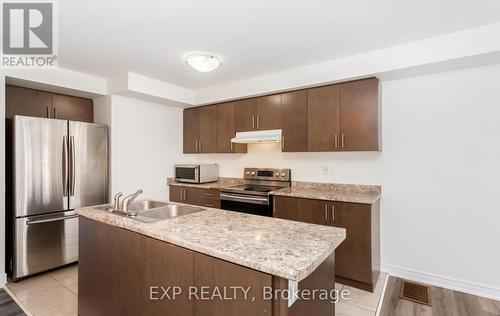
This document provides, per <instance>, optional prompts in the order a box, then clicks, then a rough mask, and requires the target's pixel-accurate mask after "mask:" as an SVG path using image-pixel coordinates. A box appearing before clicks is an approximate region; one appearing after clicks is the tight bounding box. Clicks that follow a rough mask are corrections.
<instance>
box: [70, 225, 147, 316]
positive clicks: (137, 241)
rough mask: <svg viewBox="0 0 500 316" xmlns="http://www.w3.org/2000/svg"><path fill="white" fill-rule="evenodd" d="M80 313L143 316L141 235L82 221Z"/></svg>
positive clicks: (87, 315)
mask: <svg viewBox="0 0 500 316" xmlns="http://www.w3.org/2000/svg"><path fill="white" fill-rule="evenodd" d="M79 236H80V238H79V239H78V241H79V255H78V256H79V265H78V314H79V315H81V316H99V315H103V316H108V315H141V298H142V295H143V293H142V287H141V283H142V277H141V276H142V273H143V270H142V267H143V264H142V260H143V258H142V256H141V251H140V249H141V242H142V240H141V239H142V237H141V235H139V234H135V233H131V232H129V231H127V230H124V229H121V228H117V227H113V226H109V225H106V224H102V223H99V222H96V221H92V220H88V219H85V218H80V219H79Z"/></svg>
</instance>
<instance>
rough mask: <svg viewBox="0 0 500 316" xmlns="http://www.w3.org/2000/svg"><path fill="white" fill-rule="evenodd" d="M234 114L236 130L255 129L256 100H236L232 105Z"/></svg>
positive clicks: (246, 130)
mask: <svg viewBox="0 0 500 316" xmlns="http://www.w3.org/2000/svg"><path fill="white" fill-rule="evenodd" d="M234 114H235V115H234V117H235V120H236V121H235V124H236V131H237V132H248V131H253V130H255V128H256V127H255V126H256V125H255V124H256V122H255V121H256V115H257V100H256V99H246V100H241V101H236V102H235V106H234Z"/></svg>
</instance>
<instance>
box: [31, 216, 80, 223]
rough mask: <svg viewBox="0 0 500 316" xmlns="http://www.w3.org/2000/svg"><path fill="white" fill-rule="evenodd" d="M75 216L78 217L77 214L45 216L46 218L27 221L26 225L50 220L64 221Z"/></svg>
mask: <svg viewBox="0 0 500 316" xmlns="http://www.w3.org/2000/svg"><path fill="white" fill-rule="evenodd" d="M76 217H78V214H73V215H67V216H60V217H54V218H47V219H39V220H32V221H27V222H26V225H35V224H43V223H50V222H58V221H64V220H66V219H71V218H76Z"/></svg>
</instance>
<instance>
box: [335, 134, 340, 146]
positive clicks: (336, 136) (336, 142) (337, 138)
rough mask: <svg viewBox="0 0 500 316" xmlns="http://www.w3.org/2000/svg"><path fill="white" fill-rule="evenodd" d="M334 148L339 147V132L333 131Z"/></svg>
mask: <svg viewBox="0 0 500 316" xmlns="http://www.w3.org/2000/svg"><path fill="white" fill-rule="evenodd" d="M335 148H339V134H337V133H335Z"/></svg>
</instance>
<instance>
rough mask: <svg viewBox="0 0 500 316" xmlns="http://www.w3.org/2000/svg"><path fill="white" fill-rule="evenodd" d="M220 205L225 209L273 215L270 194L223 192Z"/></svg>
mask: <svg viewBox="0 0 500 316" xmlns="http://www.w3.org/2000/svg"><path fill="white" fill-rule="evenodd" d="M220 205H221V208H222V209H223V210H229V211H235V212H240V213H246V214H254V215H262V216H269V217H271V216H272V215H273V214H272V207H271V203H269V197H268V196H255V195H243V194H234V193H225V192H221V194H220Z"/></svg>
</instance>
